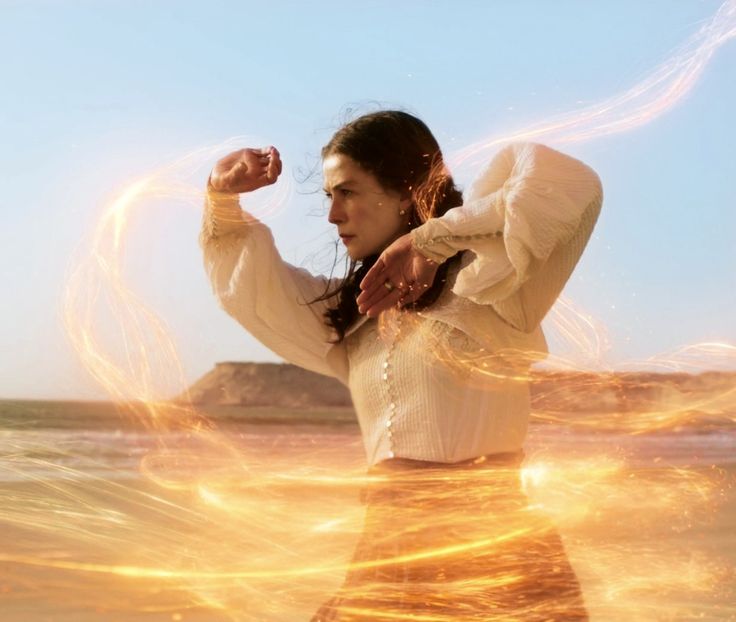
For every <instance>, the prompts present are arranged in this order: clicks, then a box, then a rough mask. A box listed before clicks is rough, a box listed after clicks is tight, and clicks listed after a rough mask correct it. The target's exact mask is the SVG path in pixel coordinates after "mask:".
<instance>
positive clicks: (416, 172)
mask: <svg viewBox="0 0 736 622" xmlns="http://www.w3.org/2000/svg"><path fill="white" fill-rule="evenodd" d="M333 154H342V155H346V156H348V157H349V158H351V159H352V160H354V161H355V162H356V163H357V164H359V165H360V166H361V167H362V168H364V169H365V170H366V171H368V172H370V173H372V174H373V175H375V177H376V179H377V180H378V182H379V183H380V184H381V185H382V186H383V187H385V188H389V189H391V190H394V191H396V192H399V193H401V194H402V196H411V198H412V206H411V214H410V216H411V218H410V221H409V227H410V229H414V228H415V227H418V226H419V225H421V224H422V223H424V222H426V221H427V220H428V219H429V218H434V217H437V216H442V215H443V214H445V213H446V212H447V210H449V209H451V208H453V207H456V206H458V205H461V204H462V202H463V198H462V193H461V192H460V190H459V189H458V188H457V187H456V186H455V182H454V181H453V179H452V177H451V176H450V174H449V173H448V172H447V169H446V168H445V165H444V162H443V159H442V152H441V151H440V147H439V144H438V143H437V140H436V139H435V137H434V136H433V135H432V132H430V130H429V128H428V127H427V126H426V124H425V123H424V122H423V121H421V120H420V119H418V118H417V117H415V116H413V115H411V114H409V113H407V112H403V111H400V110H381V111H378V112H372V113H369V114H366V115H363V116H361V117H358V118H357V119H355V120H353V121H351V122H349V123H347V124H346V125H344V126H343V127H341V128H340V129H339V130H338V131H337V132H336V133H335V134H334V135H333V137H332V138H331V139H330V142H328V143H327V144H326V145H325V146H324V147H323V148H322V153H321V156H322V159H323V160H324V159H325V158H327V157H328V156H330V155H333ZM377 259H378V255H370V256H368V257H365V258H363V259H362V260H350V264H349V266H348V270H347V274H346V275H345V277H344V278H343V279H342V281H341V282H340V284H339V285H338V286H337V287H335V288H333V289H332V290H330V288H329V287H328V288H327V290H325V292H324V293H323V294H322V295H321V296H319V297H318V298H315V299H314V300H311V301H309V303H310V304H311V303H313V302H317V301H320V300H328V299H330V298H332V297H333V296H335V295H337V306H336V307H331V308H329V309H327V311H325V313H324V318H325V323H326V324H327V325H328V326H331V327H333V328H334V329H335V330H336V331H337V340H336V341H335V342H334V343H339V342H341V341H342V340H343V339H344V338H345V332H346V331H347V329H348V328H349V327H350V325H351V324H352V323H353V322H354V321H355V319H356V318H357V316H358V305H357V303H356V302H355V299H356V298H357V297H358V295H359V294H360V282H361V281H362V280H363V277H364V276H365V275H366V273H367V272H368V270H370V268H371V266H373V264H374V263H375V262H376V260H377ZM458 259H459V255H455V256H454V257H452V258H450V259H448V260H447V261H445V262H444V263H443V264H442V265H441V266H440V267H439V270H438V271H437V274H436V276H435V279H434V282H433V283H432V285H431V286H430V287H429V288H427V290H426V291H425V292H424V293H423V294H422V296H421V297H420V298H419V299H418V300H416V301H415V302H414V303H413V304H411V305H410V308H412V309H417V310H418V309H423V308H425V307H427V306H429V305H431V304H432V303H433V302H434V301H435V300H437V298H438V297H439V295H440V293H442V289H443V287H444V284H445V281H446V275H447V271H448V269H449V267H450V266H451V265H452V263H454V262H455V261H457V260H458Z"/></svg>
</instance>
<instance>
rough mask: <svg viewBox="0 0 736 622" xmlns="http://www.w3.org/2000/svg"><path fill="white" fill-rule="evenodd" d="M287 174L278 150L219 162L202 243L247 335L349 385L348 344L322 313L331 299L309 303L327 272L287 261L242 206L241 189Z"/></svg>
mask: <svg viewBox="0 0 736 622" xmlns="http://www.w3.org/2000/svg"><path fill="white" fill-rule="evenodd" d="M280 172H281V161H280V158H279V155H278V152H277V151H276V150H275V149H274V148H271V149H268V150H256V149H250V150H241V151H239V152H235V153H234V154H230V155H229V156H226V157H225V158H223V159H222V160H220V161H219V162H218V163H217V165H216V166H215V168H214V169H213V172H212V175H211V176H210V180H209V181H208V187H207V194H206V199H205V210H204V218H203V223H202V231H201V234H200V245H201V247H202V251H203V253H204V264H205V269H206V271H207V275H208V276H209V279H210V282H211V284H212V289H213V292H214V293H215V296H216V297H217V300H218V302H219V304H220V306H221V307H222V308H223V309H224V310H225V311H226V312H227V313H228V314H229V315H231V316H232V317H233V318H234V319H235V320H237V321H238V322H239V323H240V324H241V325H242V326H243V327H244V328H245V329H246V330H247V331H248V332H249V333H251V334H252V335H253V336H254V337H255V338H256V339H258V340H259V341H260V342H261V343H263V344H264V345H265V346H266V347H268V348H269V349H271V350H272V351H273V352H275V353H276V354H278V355H279V356H281V357H282V358H284V359H285V360H287V361H289V362H291V363H294V364H295V365H299V366H300V367H303V368H305V369H309V370H311V371H315V372H317V373H321V374H325V375H328V376H334V377H336V378H338V379H339V380H340V381H341V382H343V383H346V382H347V371H348V370H347V355H346V352H345V346H344V344H343V343H341V344H338V345H336V346H333V345H332V344H330V343H329V340H330V338H331V337H332V332H331V331H330V329H329V327H328V326H326V325H325V324H324V321H323V318H322V313H323V312H324V311H325V309H326V308H327V305H328V304H329V302H330V301H323V302H319V303H315V304H311V305H307V304H305V302H306V301H308V300H311V299H313V298H316V297H318V296H319V295H321V294H322V293H324V291H325V288H326V287H327V285H328V284H330V285H331V284H334V281H329V282H328V279H326V278H325V277H322V276H314V275H312V274H310V273H309V272H308V271H307V270H304V269H302V268H298V267H295V266H292V265H291V264H289V263H287V262H285V261H284V260H283V259H282V258H281V256H280V254H279V252H278V249H277V248H276V245H275V244H274V240H273V236H272V234H271V231H270V229H269V228H268V227H267V226H266V225H265V224H263V223H262V222H260V221H258V220H257V219H256V218H255V217H253V216H252V215H251V214H248V213H247V212H245V211H243V210H242V209H241V207H240V202H239V197H238V192H248V191H251V190H255V189H257V188H260V187H262V186H265V185H268V184H271V183H274V182H275V181H276V179H277V177H278V175H279V173H280Z"/></svg>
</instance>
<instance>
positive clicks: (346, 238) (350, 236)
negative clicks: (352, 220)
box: [340, 233, 355, 242]
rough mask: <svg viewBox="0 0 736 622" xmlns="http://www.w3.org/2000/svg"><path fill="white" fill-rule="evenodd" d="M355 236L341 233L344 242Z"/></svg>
mask: <svg viewBox="0 0 736 622" xmlns="http://www.w3.org/2000/svg"><path fill="white" fill-rule="evenodd" d="M354 237H355V236H354V235H345V234H343V233H341V234H340V239H341V240H342V241H343V242H347V241H348V240H352V239H353V238H354Z"/></svg>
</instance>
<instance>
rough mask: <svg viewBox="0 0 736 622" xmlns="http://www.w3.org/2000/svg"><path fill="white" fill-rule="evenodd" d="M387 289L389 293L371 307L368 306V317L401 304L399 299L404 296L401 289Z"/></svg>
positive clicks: (366, 311) (366, 312)
mask: <svg viewBox="0 0 736 622" xmlns="http://www.w3.org/2000/svg"><path fill="white" fill-rule="evenodd" d="M386 291H387V294H386V295H385V296H383V298H381V299H380V300H378V301H376V302H375V303H373V304H372V305H371V306H370V307H367V308H366V310H365V314H366V315H367V316H368V317H375V316H377V315H378V314H379V313H383V312H384V311H386V310H387V309H390V308H391V307H396V306H398V305H399V301H400V300H401V298H402V295H401V290H399V289H398V288H397V289H394V290H392V291H390V292H389V291H388V290H386Z"/></svg>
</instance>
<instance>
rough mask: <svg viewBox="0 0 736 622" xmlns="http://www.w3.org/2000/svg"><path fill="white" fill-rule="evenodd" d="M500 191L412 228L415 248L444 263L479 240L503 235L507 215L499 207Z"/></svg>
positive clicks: (454, 208)
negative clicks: (497, 207) (497, 206)
mask: <svg viewBox="0 0 736 622" xmlns="http://www.w3.org/2000/svg"><path fill="white" fill-rule="evenodd" d="M497 199H498V196H497V195H496V193H494V194H492V195H490V196H489V197H483V198H482V199H478V200H476V201H473V202H471V203H467V204H464V205H460V206H458V207H453V208H452V209H450V210H448V211H447V213H446V214H445V215H444V216H441V217H440V218H430V219H429V220H428V221H427V222H425V223H424V224H423V225H420V226H419V227H417V228H415V229H412V231H411V238H412V244H413V246H414V248H415V249H416V250H417V251H418V252H420V253H421V254H422V255H424V256H425V257H427V258H428V259H431V260H432V261H436V262H437V263H443V262H444V261H446V260H447V259H449V258H450V257H452V256H453V255H455V254H456V253H458V252H460V251H462V250H467V249H471V250H472V248H473V245H474V243H475V242H476V241H478V240H487V239H489V238H491V239H492V238H501V237H502V236H503V229H504V218H503V214H501V213H499V211H498V210H497V209H495V207H496V200H497Z"/></svg>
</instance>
